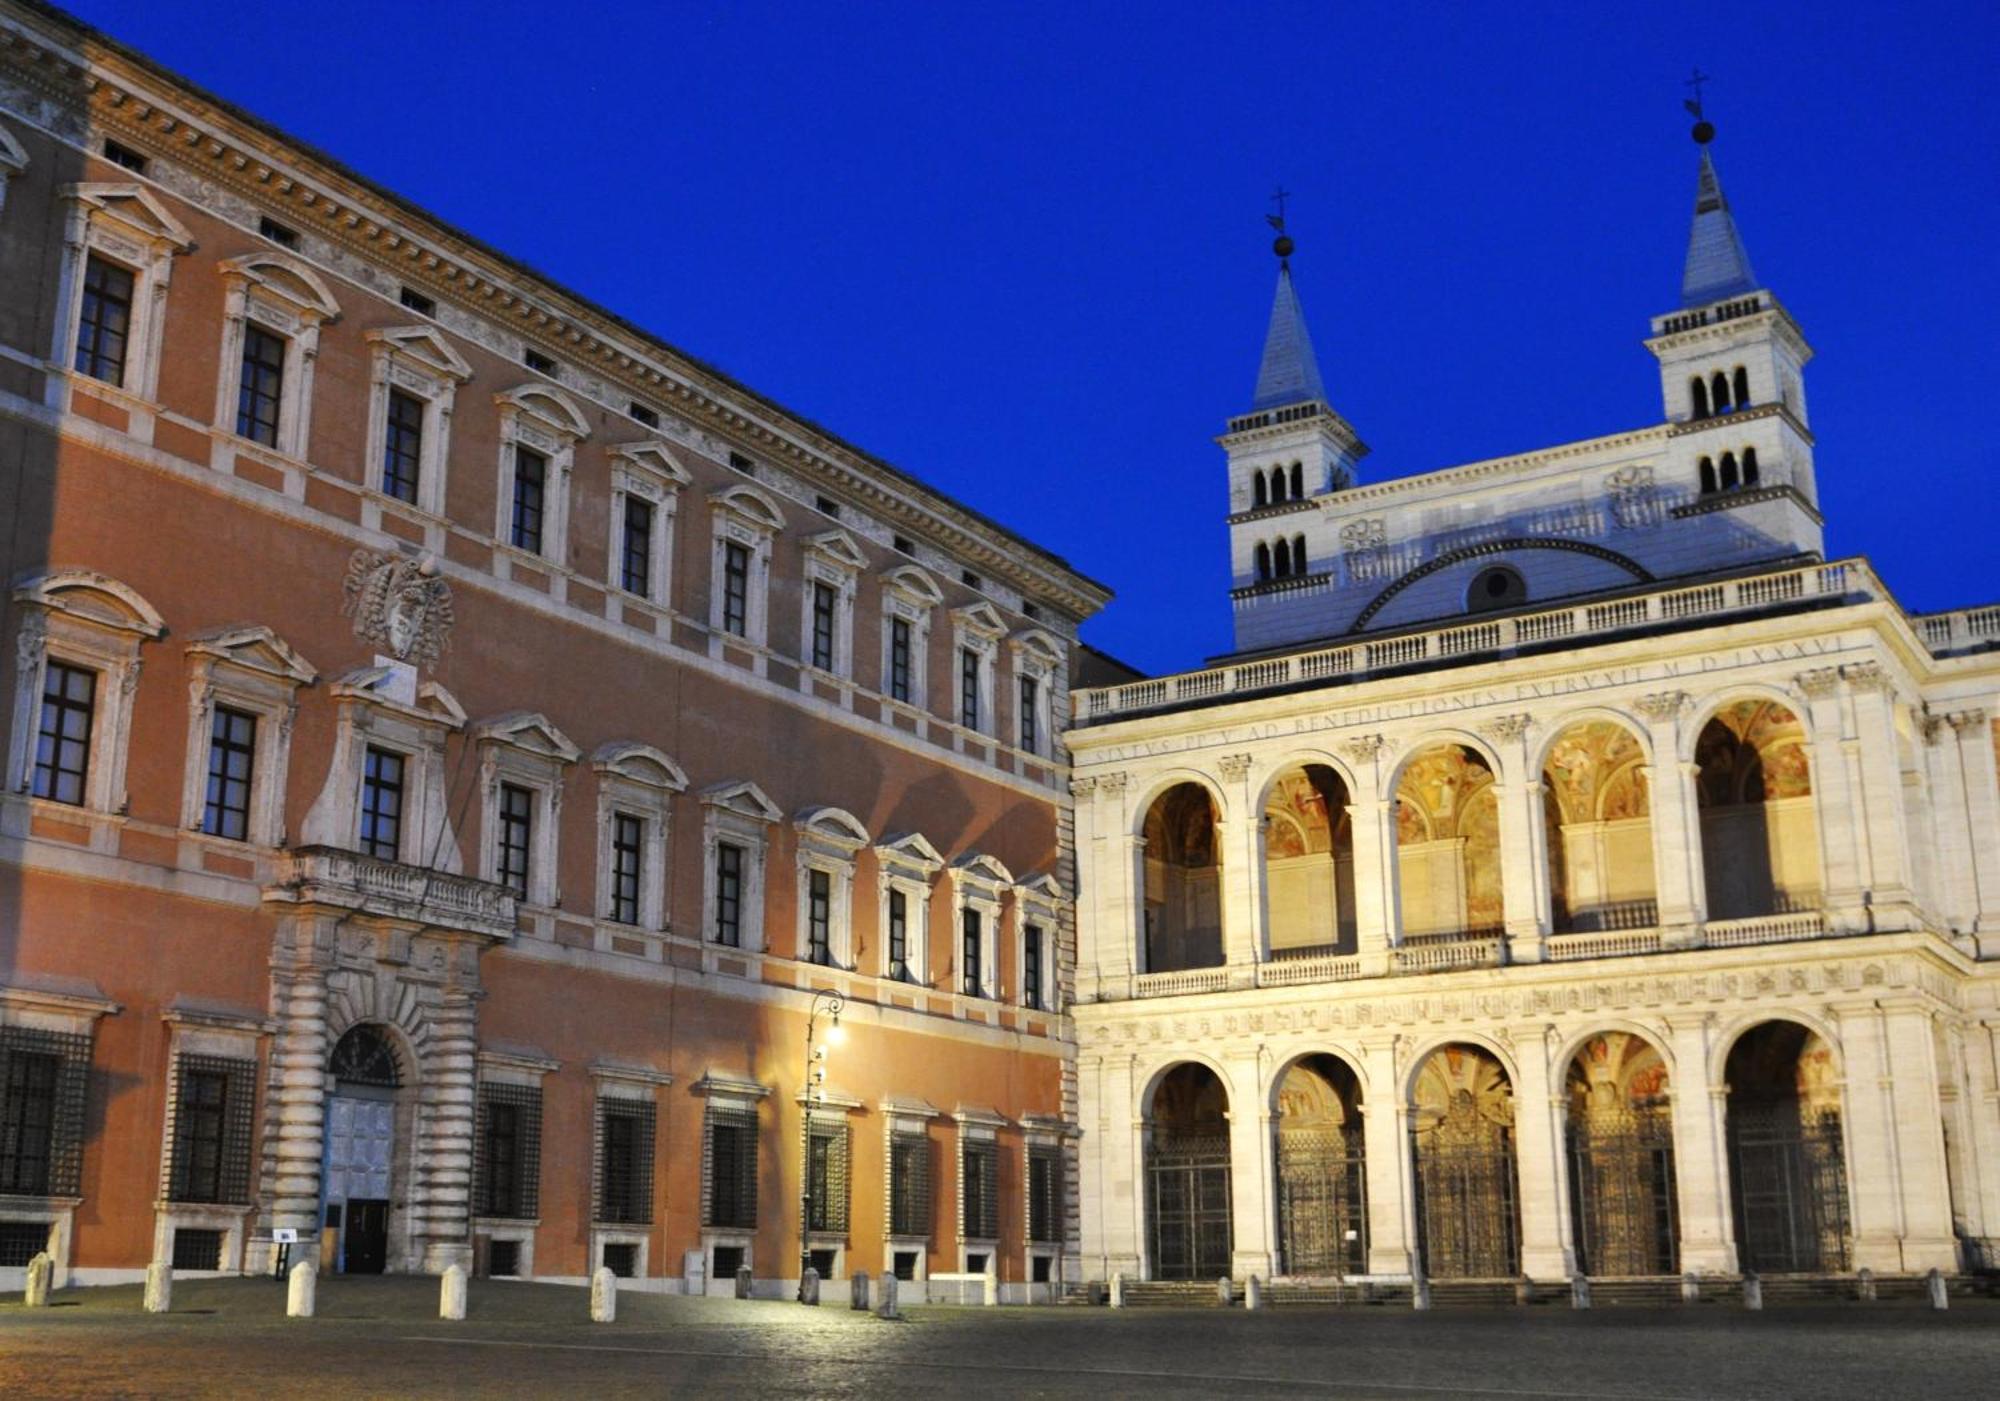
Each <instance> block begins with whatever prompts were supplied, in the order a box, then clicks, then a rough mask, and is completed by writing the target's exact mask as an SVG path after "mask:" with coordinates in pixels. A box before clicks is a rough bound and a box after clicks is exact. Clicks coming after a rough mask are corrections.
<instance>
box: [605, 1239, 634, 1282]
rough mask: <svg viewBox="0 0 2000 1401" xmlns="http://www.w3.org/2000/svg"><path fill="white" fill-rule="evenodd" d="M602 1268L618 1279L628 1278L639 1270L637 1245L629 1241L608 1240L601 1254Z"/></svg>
mask: <svg viewBox="0 0 2000 1401" xmlns="http://www.w3.org/2000/svg"><path fill="white" fill-rule="evenodd" d="M602 1263H603V1265H604V1268H605V1269H607V1270H609V1271H611V1273H612V1274H614V1275H616V1276H617V1277H618V1278H620V1279H630V1278H632V1276H633V1275H635V1274H637V1273H638V1270H639V1247H638V1246H636V1245H634V1244H632V1242H631V1241H616V1240H608V1241H606V1242H604V1250H603V1255H602Z"/></svg>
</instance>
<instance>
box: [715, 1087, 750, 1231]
mask: <svg viewBox="0 0 2000 1401" xmlns="http://www.w3.org/2000/svg"><path fill="white" fill-rule="evenodd" d="M702 1132H703V1134H704V1136H705V1137H706V1138H707V1142H706V1143H705V1144H704V1145H703V1151H702V1155H701V1224H702V1225H704V1226H712V1227H730V1228H734V1229H738V1230H746V1231H749V1230H755V1229H756V1227H757V1111H756V1110H755V1109H751V1108H740V1107H735V1106H725V1105H717V1104H711V1105H709V1107H708V1114H707V1116H706V1122H705V1123H704V1124H703V1126H702Z"/></svg>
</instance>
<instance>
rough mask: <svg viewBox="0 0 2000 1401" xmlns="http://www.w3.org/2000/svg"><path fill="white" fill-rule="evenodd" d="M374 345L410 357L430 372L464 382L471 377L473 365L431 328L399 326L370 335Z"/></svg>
mask: <svg viewBox="0 0 2000 1401" xmlns="http://www.w3.org/2000/svg"><path fill="white" fill-rule="evenodd" d="M367 339H368V340H369V341H370V342H371V343H372V344H375V345H379V346H382V347H384V348H386V349H388V350H391V351H394V352H395V353H396V354H398V355H403V356H407V357H408V358H410V359H411V360H414V361H416V362H417V363H418V364H420V365H422V366H423V367H424V368H426V369H428V370H432V371H435V372H436V373H437V374H440V375H449V376H451V377H452V378H453V379H455V380H458V381H460V382H461V383H463V382H464V381H466V380H469V379H471V378H472V365H471V363H470V362H469V361H467V360H466V358H465V357H464V356H463V355H460V354H459V353H458V351H456V350H455V349H453V348H452V344H451V342H450V341H448V340H446V339H445V338H444V337H443V336H441V335H439V334H438V333H437V331H436V330H435V329H434V328H433V327H430V326H396V327H391V328H390V329H388V330H377V331H370V332H368V336H367Z"/></svg>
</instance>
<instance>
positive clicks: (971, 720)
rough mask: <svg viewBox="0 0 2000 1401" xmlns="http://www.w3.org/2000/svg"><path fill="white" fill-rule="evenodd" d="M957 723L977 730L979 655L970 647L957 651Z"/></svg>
mask: <svg viewBox="0 0 2000 1401" xmlns="http://www.w3.org/2000/svg"><path fill="white" fill-rule="evenodd" d="M958 723H959V724H961V725H963V726H965V728H966V729H968V730H976V729H978V728H979V653H977V652H975V651H973V650H972V648H970V647H961V648H959V649H958Z"/></svg>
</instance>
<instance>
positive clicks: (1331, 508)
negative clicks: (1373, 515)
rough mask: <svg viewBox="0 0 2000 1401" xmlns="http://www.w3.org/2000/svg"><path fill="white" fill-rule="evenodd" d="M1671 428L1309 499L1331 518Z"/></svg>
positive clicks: (1653, 439)
mask: <svg viewBox="0 0 2000 1401" xmlns="http://www.w3.org/2000/svg"><path fill="white" fill-rule="evenodd" d="M1672 426H1673V425H1671V424H1666V423H1661V424H1655V425H1653V426H1652V427H1650V428H1634V429H1629V430H1627V431H1626V432H1623V433H1613V434H1610V435H1608V436H1606V437H1602V438H1583V439H1579V440H1578V441H1576V442H1573V443H1558V444H1556V445H1555V446H1554V447H1547V448H1537V449H1535V450H1534V451H1532V452H1522V453H1515V454H1514V455H1513V456H1511V457H1489V458H1484V459H1481V460H1480V461H1478V462H1465V463H1460V464H1459V465H1458V466H1456V467H1439V468H1436V469H1435V470H1433V471H1429V472H1422V473H1419V474H1418V475H1416V476H1414V477H1397V478H1395V479H1394V480H1393V481H1386V482H1375V483H1373V484H1371V485H1368V486H1350V487H1343V488H1342V489H1340V490H1339V491H1335V492H1330V493H1328V494H1327V495H1325V496H1316V497H1314V498H1312V499H1313V500H1314V501H1315V502H1318V503H1320V504H1321V505H1322V506H1323V507H1324V508H1325V509H1326V511H1327V513H1328V514H1329V515H1332V514H1334V513H1335V510H1336V508H1341V509H1344V508H1345V507H1346V506H1347V505H1349V504H1350V503H1353V504H1355V505H1366V504H1369V503H1373V502H1377V501H1383V500H1386V499H1388V498H1391V497H1396V496H1402V495H1408V494H1410V493H1414V492H1422V491H1426V490H1429V489H1430V488H1433V487H1436V486H1438V485H1439V484H1441V483H1445V482H1447V481H1449V482H1452V483H1456V482H1459V481H1468V480H1472V479H1474V478H1481V477H1492V476H1498V475H1500V474H1502V473H1505V472H1518V471H1520V470H1521V469H1522V468H1524V467H1539V466H1542V465H1544V464H1547V463H1554V462H1561V461H1563V460H1565V459H1567V458H1573V457H1590V456H1594V455H1596V454H1598V453H1603V452H1611V451H1615V450H1617V449H1620V448H1633V447H1642V446H1649V445H1658V444H1660V443H1664V442H1665V441H1666V439H1667V436H1668V434H1669V432H1670V430H1671V428H1672Z"/></svg>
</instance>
